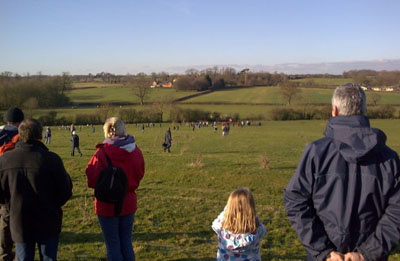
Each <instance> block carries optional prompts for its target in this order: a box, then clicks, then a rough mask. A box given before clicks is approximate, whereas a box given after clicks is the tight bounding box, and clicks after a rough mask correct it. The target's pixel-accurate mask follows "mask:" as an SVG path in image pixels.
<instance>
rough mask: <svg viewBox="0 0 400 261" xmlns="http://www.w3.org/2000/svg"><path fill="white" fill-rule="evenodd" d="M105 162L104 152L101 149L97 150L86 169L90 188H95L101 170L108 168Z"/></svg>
mask: <svg viewBox="0 0 400 261" xmlns="http://www.w3.org/2000/svg"><path fill="white" fill-rule="evenodd" d="M103 158H104V159H103ZM105 160H106V158H105V155H104V152H103V151H102V150H101V149H97V150H96V152H95V153H94V155H93V156H92V158H91V159H90V161H89V163H88V165H87V167H86V181H87V184H88V187H89V188H95V186H96V182H97V178H98V176H99V174H100V172H101V170H102V169H103V168H105V167H106V165H105V164H103V162H105Z"/></svg>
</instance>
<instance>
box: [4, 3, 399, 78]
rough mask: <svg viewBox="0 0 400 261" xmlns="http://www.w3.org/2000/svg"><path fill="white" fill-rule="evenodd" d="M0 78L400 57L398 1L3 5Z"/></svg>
mask: <svg viewBox="0 0 400 261" xmlns="http://www.w3.org/2000/svg"><path fill="white" fill-rule="evenodd" d="M0 25H1V26H0V71H11V72H17V73H20V74H23V73H26V72H29V73H31V74H33V73H37V72H39V71H41V72H42V73H45V74H60V73H61V72H70V73H72V74H87V73H97V72H101V71H107V72H112V73H118V74H126V73H137V72H141V71H143V72H146V73H150V72H152V71H156V72H159V71H162V70H164V71H170V72H171V68H174V67H180V66H183V67H190V66H195V65H210V66H213V65H229V64H249V65H257V64H263V65H273V64H280V63H319V62H338V61H340V62H342V61H363V60H374V59H399V58H400V33H399V32H400V1H397V0H391V1H389V0H376V1H369V0H363V1H361V0H360V1H352V0H315V1H309V0H304V1H299V0H276V1H268V0H265V1H262V0H247V1H245V0H242V1H236V0H142V1H136V0H131V1H128V0H126V1H114V0H113V1H111V0H108V1H106V0H79V1H78V0H56V1H54V0H47V1H46V0H18V1H15V0H2V1H0Z"/></svg>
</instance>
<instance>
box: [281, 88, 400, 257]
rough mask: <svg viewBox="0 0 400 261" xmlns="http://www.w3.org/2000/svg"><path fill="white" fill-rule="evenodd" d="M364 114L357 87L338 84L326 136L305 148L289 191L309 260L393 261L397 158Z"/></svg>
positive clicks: (399, 176)
mask: <svg viewBox="0 0 400 261" xmlns="http://www.w3.org/2000/svg"><path fill="white" fill-rule="evenodd" d="M365 113H366V97H365V93H364V91H363V90H362V89H361V88H360V87H359V86H356V85H353V84H345V85H342V86H339V87H338V88H336V90H335V91H334V93H333V97H332V116H333V117H332V118H330V119H329V120H328V125H327V127H326V130H325V133H324V135H325V137H324V138H322V139H319V140H317V141H314V142H312V143H311V144H310V145H308V146H307V147H306V148H305V150H304V153H303V156H302V157H301V160H300V163H299V165H298V167H297V170H296V172H295V173H294V175H293V177H292V179H291V180H290V182H289V184H288V185H287V187H286V189H285V190H284V200H285V209H286V212H287V215H288V217H289V220H290V222H291V224H292V225H293V228H294V229H295V230H296V232H297V235H298V236H299V238H300V241H301V243H302V244H303V246H304V247H305V249H306V251H307V260H339V261H343V260H346V261H347V260H352V261H359V260H388V256H389V254H390V252H391V251H392V250H393V249H394V248H395V247H396V246H397V244H398V242H399V239H400V162H399V158H398V156H397V154H396V152H394V151H393V150H391V149H390V148H389V147H388V146H386V144H385V142H386V136H385V134H384V133H383V132H382V131H380V130H378V129H373V128H371V127H370V124H369V120H368V118H367V117H365V116H364V115H365Z"/></svg>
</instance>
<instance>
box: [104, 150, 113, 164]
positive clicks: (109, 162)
mask: <svg viewBox="0 0 400 261" xmlns="http://www.w3.org/2000/svg"><path fill="white" fill-rule="evenodd" d="M104 155H106V159H107V163H108V166H109V167H110V168H112V166H113V165H112V162H111V159H110V157H108V155H107V153H106V151H105V150H104Z"/></svg>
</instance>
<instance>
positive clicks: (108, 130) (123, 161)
mask: <svg viewBox="0 0 400 261" xmlns="http://www.w3.org/2000/svg"><path fill="white" fill-rule="evenodd" d="M103 129H104V136H105V140H104V141H103V143H101V144H98V145H97V146H96V148H97V150H96V152H95V153H94V155H93V157H92V159H91V160H90V161H89V163H88V166H87V167H86V176H87V183H88V186H89V188H95V186H96V182H97V178H98V176H99V173H100V172H101V171H102V170H103V169H104V168H106V167H107V166H108V163H107V158H106V154H107V156H108V157H109V158H110V159H111V162H112V165H113V166H114V167H119V168H121V169H122V170H123V171H124V172H125V174H126V177H127V180H128V192H127V194H126V196H125V199H124V202H123V204H122V211H121V213H120V215H119V216H118V217H115V216H114V205H113V204H110V203H105V202H102V201H99V200H97V198H95V200H94V204H95V212H96V214H97V216H98V219H99V223H100V226H101V230H102V232H103V237H104V241H105V243H106V247H107V258H108V260H118V261H119V260H129V261H130V260H135V254H134V251H133V247H132V226H133V220H134V216H135V212H136V208H137V200H136V193H135V190H136V189H137V188H138V186H139V182H140V180H141V179H142V178H143V175H144V159H143V155H142V152H141V151H140V149H139V148H138V147H137V146H136V143H135V139H134V138H133V136H130V135H125V131H126V128H125V124H124V122H123V121H122V120H121V119H119V118H116V117H112V118H109V119H107V120H106V122H105V124H104V126H103Z"/></svg>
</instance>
